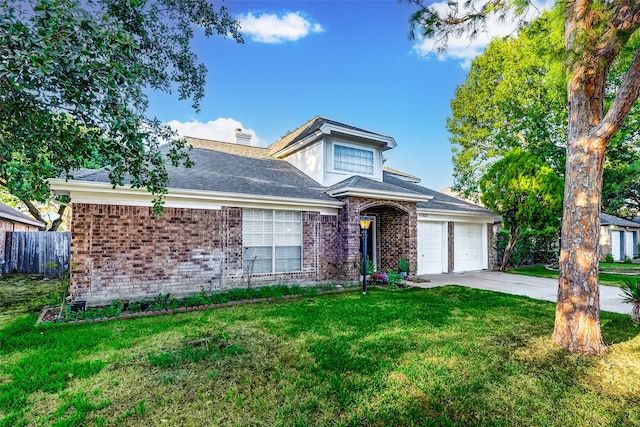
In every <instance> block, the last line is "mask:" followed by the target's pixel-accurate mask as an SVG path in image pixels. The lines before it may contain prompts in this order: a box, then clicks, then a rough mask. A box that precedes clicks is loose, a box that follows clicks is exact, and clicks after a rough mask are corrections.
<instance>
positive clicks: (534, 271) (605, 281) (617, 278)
mask: <svg viewBox="0 0 640 427" xmlns="http://www.w3.org/2000/svg"><path fill="white" fill-rule="evenodd" d="M602 264H604V263H601V266H602ZM605 265H606V264H605ZM616 265H618V264H617V263H616ZM620 265H628V264H620ZM601 268H602V267H601ZM506 271H507V273H514V274H523V275H525V276H535V277H549V278H553V279H557V278H558V272H557V271H553V270H547V269H546V268H544V266H542V265H527V266H523V267H514V268H508V269H507V270H506ZM638 276H640V272H639V274H638ZM599 278H600V284H601V285H606V286H619V285H620V283H622V282H624V280H625V279H628V278H629V275H628V274H615V273H607V272H606V271H600V274H599Z"/></svg>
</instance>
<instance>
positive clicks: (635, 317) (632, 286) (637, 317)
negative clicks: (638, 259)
mask: <svg viewBox="0 0 640 427" xmlns="http://www.w3.org/2000/svg"><path fill="white" fill-rule="evenodd" d="M619 287H620V291H621V292H622V298H623V299H622V300H623V301H624V302H626V303H629V304H633V307H632V309H631V321H632V322H633V323H635V324H636V325H637V324H640V279H638V278H635V277H633V278H632V277H629V278H627V279H625V280H623V281H622V282H621V283H620V285H619Z"/></svg>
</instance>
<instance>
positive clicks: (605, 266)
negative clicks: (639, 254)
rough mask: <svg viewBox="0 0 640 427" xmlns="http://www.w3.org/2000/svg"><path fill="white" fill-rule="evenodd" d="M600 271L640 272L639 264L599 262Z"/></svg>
mask: <svg viewBox="0 0 640 427" xmlns="http://www.w3.org/2000/svg"><path fill="white" fill-rule="evenodd" d="M600 269H601V270H638V271H640V264H627V263H624V262H601V263H600Z"/></svg>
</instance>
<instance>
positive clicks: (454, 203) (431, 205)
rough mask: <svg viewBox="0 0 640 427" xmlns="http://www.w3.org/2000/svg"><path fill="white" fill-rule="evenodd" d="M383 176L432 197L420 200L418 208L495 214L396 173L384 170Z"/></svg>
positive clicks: (396, 184) (390, 182)
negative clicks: (398, 175) (423, 200)
mask: <svg viewBox="0 0 640 427" xmlns="http://www.w3.org/2000/svg"><path fill="white" fill-rule="evenodd" d="M382 176H383V180H384V182H387V183H389V184H393V185H395V186H398V187H402V188H405V189H408V190H412V191H416V192H418V193H421V194H424V195H427V196H431V199H429V200H428V201H426V202H418V208H424V209H437V210H443V211H452V212H470V213H478V214H487V215H493V216H495V214H494V213H493V212H492V211H490V210H489V209H485V208H483V207H482V206H478V205H474V204H473V203H469V202H465V201H464V200H460V199H456V198H455V197H451V196H447V195H446V194H442V193H440V192H438V191H434V190H431V189H429V188H426V187H422V186H420V185H416V184H413V183H411V182H408V181H405V180H403V179H401V178H398V177H396V176H394V174H391V173H389V172H383V173H382Z"/></svg>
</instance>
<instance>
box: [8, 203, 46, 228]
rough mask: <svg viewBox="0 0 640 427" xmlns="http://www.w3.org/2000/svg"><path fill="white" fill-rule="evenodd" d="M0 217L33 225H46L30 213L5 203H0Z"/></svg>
mask: <svg viewBox="0 0 640 427" xmlns="http://www.w3.org/2000/svg"><path fill="white" fill-rule="evenodd" d="M0 218H3V219H6V220H9V221H11V222H19V223H22V224H28V225H33V226H34V227H44V226H45V225H46V224H44V223H42V222H40V221H37V220H35V219H33V218H31V217H30V216H29V215H25V214H23V213H22V212H20V211H18V210H16V209H13V208H10V207H9V206H7V205H5V204H4V203H0Z"/></svg>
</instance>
